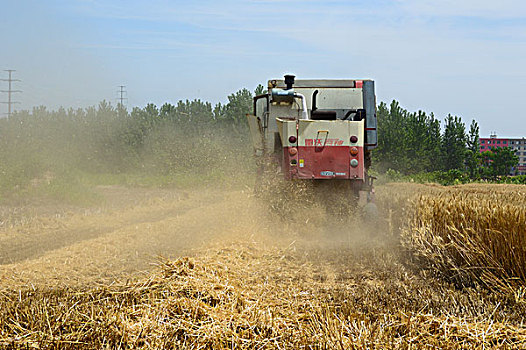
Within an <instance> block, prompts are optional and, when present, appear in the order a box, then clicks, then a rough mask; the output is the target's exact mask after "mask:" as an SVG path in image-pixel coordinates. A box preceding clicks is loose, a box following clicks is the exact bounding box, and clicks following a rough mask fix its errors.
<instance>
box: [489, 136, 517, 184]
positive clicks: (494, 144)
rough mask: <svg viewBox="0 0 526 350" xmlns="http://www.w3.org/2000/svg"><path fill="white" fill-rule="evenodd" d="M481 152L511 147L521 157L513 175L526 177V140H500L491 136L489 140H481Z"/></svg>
mask: <svg viewBox="0 0 526 350" xmlns="http://www.w3.org/2000/svg"><path fill="white" fill-rule="evenodd" d="M479 144H480V152H485V151H489V150H491V148H503V147H510V148H511V149H512V150H514V151H515V154H516V155H517V156H518V157H519V164H518V165H517V166H516V167H514V168H513V169H512V173H511V175H526V139H525V138H524V137H523V138H521V139H512V138H498V137H497V135H495V134H493V135H490V137H488V138H484V137H481V138H480V139H479Z"/></svg>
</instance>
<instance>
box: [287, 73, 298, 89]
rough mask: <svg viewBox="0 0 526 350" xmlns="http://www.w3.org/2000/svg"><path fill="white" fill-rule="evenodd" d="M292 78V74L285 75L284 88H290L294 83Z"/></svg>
mask: <svg viewBox="0 0 526 350" xmlns="http://www.w3.org/2000/svg"><path fill="white" fill-rule="evenodd" d="M294 78H296V76H294V75H290V74H287V75H285V85H287V88H286V89H285V90H290V89H292V85H294Z"/></svg>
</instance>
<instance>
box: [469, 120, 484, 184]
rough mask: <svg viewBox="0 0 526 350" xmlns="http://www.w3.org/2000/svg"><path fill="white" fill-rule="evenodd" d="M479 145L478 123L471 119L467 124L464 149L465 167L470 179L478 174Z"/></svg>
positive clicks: (475, 177)
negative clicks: (467, 129) (468, 124)
mask: <svg viewBox="0 0 526 350" xmlns="http://www.w3.org/2000/svg"><path fill="white" fill-rule="evenodd" d="M479 147H480V145H479V125H478V123H477V122H476V121H475V120H472V121H471V125H470V126H469V133H468V138H467V150H466V167H467V168H468V172H469V177H470V178H471V179H477V178H478V177H479V176H480V159H481V158H480V152H479Z"/></svg>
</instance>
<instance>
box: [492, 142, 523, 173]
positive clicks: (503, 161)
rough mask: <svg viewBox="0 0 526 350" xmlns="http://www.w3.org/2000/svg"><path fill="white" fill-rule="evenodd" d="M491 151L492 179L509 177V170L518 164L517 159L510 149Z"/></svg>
mask: <svg viewBox="0 0 526 350" xmlns="http://www.w3.org/2000/svg"><path fill="white" fill-rule="evenodd" d="M491 151H492V153H493V158H492V162H491V169H492V172H491V173H492V175H493V177H494V178H496V177H498V176H506V175H509V173H510V172H511V168H513V167H514V166H517V164H518V163H519V157H517V155H516V154H515V151H513V150H512V149H511V148H510V147H502V148H500V147H498V148H492V149H491Z"/></svg>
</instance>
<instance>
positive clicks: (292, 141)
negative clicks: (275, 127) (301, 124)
mask: <svg viewBox="0 0 526 350" xmlns="http://www.w3.org/2000/svg"><path fill="white" fill-rule="evenodd" d="M296 141H298V139H297V138H296V136H290V137H289V142H290V143H296Z"/></svg>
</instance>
